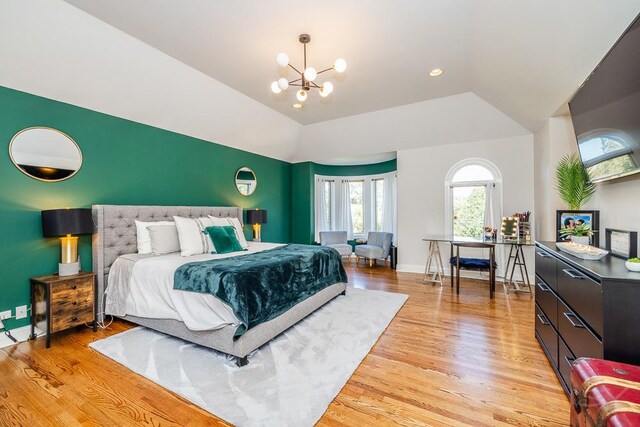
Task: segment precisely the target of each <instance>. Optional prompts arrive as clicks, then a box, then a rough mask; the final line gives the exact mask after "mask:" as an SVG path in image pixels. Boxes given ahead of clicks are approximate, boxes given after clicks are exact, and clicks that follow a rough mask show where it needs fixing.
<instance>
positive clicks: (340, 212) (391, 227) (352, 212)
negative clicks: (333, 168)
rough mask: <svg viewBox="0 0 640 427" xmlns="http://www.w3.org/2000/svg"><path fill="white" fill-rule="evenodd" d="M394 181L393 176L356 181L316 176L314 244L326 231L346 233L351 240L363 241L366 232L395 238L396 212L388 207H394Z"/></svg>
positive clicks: (392, 174) (348, 178) (357, 179)
mask: <svg viewBox="0 0 640 427" xmlns="http://www.w3.org/2000/svg"><path fill="white" fill-rule="evenodd" d="M395 179H396V177H395V172H392V173H388V174H384V175H373V176H372V175H368V176H359V177H355V176H354V177H337V176H333V177H329V176H319V175H316V176H315V181H316V186H315V191H316V195H315V201H316V202H315V224H316V233H315V235H316V240H317V241H319V238H320V237H319V232H320V231H329V230H346V231H347V234H348V236H349V238H350V239H352V238H366V236H367V234H368V233H369V231H390V232H393V233H394V235H395V215H396V209H395V206H391V205H392V204H393V203H395V191H396V189H395ZM385 181H386V182H385ZM385 191H389V192H391V193H392V194H385ZM386 204H389V206H385V205H386ZM385 215H387V217H388V218H387V219H385ZM384 227H387V228H388V229H384Z"/></svg>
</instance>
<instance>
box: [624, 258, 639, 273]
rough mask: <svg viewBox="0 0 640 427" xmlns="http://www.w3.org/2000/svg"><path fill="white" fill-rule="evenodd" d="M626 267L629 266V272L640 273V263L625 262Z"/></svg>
mask: <svg viewBox="0 0 640 427" xmlns="http://www.w3.org/2000/svg"><path fill="white" fill-rule="evenodd" d="M624 265H626V266H627V270H629V271H638V272H640V262H629V261H627V262H625V263H624Z"/></svg>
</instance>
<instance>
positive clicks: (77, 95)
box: [0, 0, 302, 160]
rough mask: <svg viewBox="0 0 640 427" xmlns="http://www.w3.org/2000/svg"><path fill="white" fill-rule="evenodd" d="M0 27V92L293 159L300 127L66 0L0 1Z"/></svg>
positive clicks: (275, 156) (266, 154)
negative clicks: (24, 94) (18, 92)
mask: <svg viewBox="0 0 640 427" xmlns="http://www.w3.org/2000/svg"><path fill="white" fill-rule="evenodd" d="M149 25H153V23H149ZM0 28H2V38H1V40H0V57H1V58H2V66H0V85H2V86H6V87H9V88H12V89H17V90H21V91H24V92H28V93H32V94H35V95H40V96H43V97H46V98H51V99H54V100H57V101H62V102H67V103H70V104H73V105H78V106H80V107H85V108H88V109H91V110H95V111H99V112H102V113H107V114H111V115H114V116H117V117H122V118H125V119H129V120H133V121H136V122H139V123H144V124H147V125H151V126H156V127H159V128H162V129H167V130H171V131H174V132H178V133H182V134H185V135H189V136H192V137H196V138H201V139H204V140H207V141H211V142H216V143H218V144H222V145H227V146H230V147H235V148H240V149H243V150H247V151H251V152H254V153H258V154H262V155H265V156H269V157H273V158H276V159H281V160H291V159H292V158H293V155H294V152H295V150H296V146H297V140H298V137H299V131H300V128H301V127H302V126H301V125H300V124H299V123H297V122H295V121H293V120H291V119H289V118H287V117H285V116H284V115H282V114H280V113H278V112H275V111H274V110H272V109H270V108H268V107H266V106H265V105H263V104H261V103H259V102H257V101H255V100H253V99H251V98H249V97H248V96H246V95H243V94H242V93H240V92H238V91H235V90H233V89H231V88H230V87H228V86H226V85H224V84H222V83H220V82H219V81H217V80H214V79H212V78H211V77H208V76H206V75H205V74H202V73H201V72H199V71H196V70H195V69H193V68H191V67H188V66H187V65H185V64H183V63H181V62H179V61H177V60H175V59H173V58H172V57H170V56H168V55H166V54H164V53H162V52H160V51H158V50H156V49H154V48H152V47H150V46H149V45H146V44H144V43H143V42H141V41H139V40H137V39H135V38H133V37H131V36H129V35H128V34H126V33H124V32H122V31H120V30H118V29H116V28H114V27H112V26H110V25H108V24H105V23H104V22H102V21H100V20H99V19H97V18H95V17H93V16H91V15H89V14H87V13H85V12H83V11H81V10H79V9H77V8H75V7H74V6H71V5H69V4H68V3H65V2H64V1H61V0H47V1H38V0H3V1H2V4H1V5H0ZM35 124H37V123H34V125H35Z"/></svg>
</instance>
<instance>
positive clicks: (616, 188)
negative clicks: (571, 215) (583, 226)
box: [534, 115, 640, 247]
mask: <svg viewBox="0 0 640 427" xmlns="http://www.w3.org/2000/svg"><path fill="white" fill-rule="evenodd" d="M534 140H535V153H536V155H535V173H536V182H535V184H536V212H538V213H539V214H538V219H539V221H538V226H539V227H538V230H539V235H538V238H539V239H540V240H554V239H555V228H556V224H555V221H556V219H555V211H556V210H558V209H566V208H567V206H566V204H565V203H564V202H562V201H561V200H560V198H559V197H558V193H557V191H556V190H555V166H556V164H557V163H558V161H559V160H560V159H561V158H562V156H564V155H566V154H569V153H574V152H577V150H578V146H577V143H576V138H575V134H574V132H573V124H572V122H571V117H570V116H568V115H563V116H558V117H551V118H550V119H549V120H548V122H547V124H546V125H545V126H544V127H543V129H541V130H540V131H539V132H536V134H535V135H534ZM545 183H546V185H545ZM583 209H593V210H599V211H600V236H599V238H600V246H602V247H604V235H605V233H604V229H605V228H618V229H622V230H631V231H639V232H640V222H639V221H638V214H639V213H640V176H639V175H636V176H631V177H627V178H622V179H619V180H614V181H608V182H604V183H600V184H598V187H597V190H596V194H595V195H594V197H593V198H592V199H591V201H589V202H588V203H587V204H586V205H585V206H584V207H583Z"/></svg>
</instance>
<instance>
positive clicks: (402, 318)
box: [0, 264, 569, 426]
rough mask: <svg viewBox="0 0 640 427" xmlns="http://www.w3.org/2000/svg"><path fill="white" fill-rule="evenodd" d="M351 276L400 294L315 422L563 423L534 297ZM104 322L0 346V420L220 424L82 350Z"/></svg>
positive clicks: (390, 276)
mask: <svg viewBox="0 0 640 427" xmlns="http://www.w3.org/2000/svg"><path fill="white" fill-rule="evenodd" d="M347 272H348V274H349V280H350V286H355V287H358V288H367V289H377V290H384V291H389V292H401V293H405V294H408V295H409V299H408V301H407V302H406V304H405V305H404V307H403V308H402V309H401V310H400V312H399V313H398V315H397V316H396V317H395V319H394V320H393V321H392V322H391V324H390V325H389V327H388V329H387V330H386V332H385V333H384V334H383V335H382V336H381V337H380V339H379V341H378V342H377V344H376V345H375V346H374V347H373V349H372V350H371V353H370V354H369V355H368V356H367V357H366V358H365V359H364V361H363V362H362V364H361V365H360V366H359V367H358V369H357V370H356V371H355V373H354V374H353V376H352V377H351V379H350V380H349V381H348V383H347V384H346V386H345V387H344V388H343V389H342V391H341V392H340V394H338V396H337V397H336V398H335V399H334V401H333V402H332V403H331V405H330V406H329V409H328V410H327V412H326V413H325V414H324V416H323V418H322V419H321V420H320V423H319V425H322V426H337V425H347V426H377V425H405V426H423V425H433V426H437V425H455V426H463V425H469V426H505V425H517V426H566V425H568V422H569V403H568V401H567V398H566V397H565V395H564V393H563V391H562V389H561V387H560V384H559V383H558V380H557V379H556V377H555V375H554V373H553V370H552V369H551V367H550V366H549V364H548V362H547V360H546V358H545V356H544V354H543V352H542V350H541V349H540V346H539V345H538V342H537V341H536V340H535V338H534V301H533V299H532V298H530V297H529V296H528V295H522V294H521V295H514V294H511V295H509V296H506V295H505V294H504V293H503V291H502V286H501V285H500V284H499V283H498V285H497V292H496V298H495V300H494V301H490V300H489V291H488V285H487V284H486V283H485V282H479V281H472V280H464V281H463V283H462V284H461V289H460V296H456V295H455V291H453V290H452V289H451V288H450V287H449V285H448V284H446V286H444V287H441V286H439V285H431V284H428V285H424V284H422V275H419V274H409V273H396V272H395V271H394V270H390V269H388V268H385V267H382V266H378V267H374V268H373V269H369V268H368V267H365V266H363V265H362V264H361V265H360V266H358V267H356V266H355V264H351V265H349V264H347ZM130 327H131V325H130V324H128V323H126V322H123V321H116V322H114V324H113V325H112V326H111V327H110V328H109V329H108V330H106V331H101V330H99V331H98V332H97V333H93V332H92V331H91V330H90V329H89V328H86V329H85V328H80V329H75V330H70V331H68V332H62V333H60V334H58V335H55V336H54V337H53V338H52V346H51V348H50V349H46V348H45V345H44V344H45V343H44V338H40V339H38V340H36V341H30V342H26V343H21V344H18V345H15V346H12V347H6V348H4V349H0V425H12V426H13V425H24V426H37V425H56V426H74V425H87V426H89V425H101V426H125V425H144V426H160V425H163V426H165V425H166V426H169V425H180V426H197V425H227V424H226V423H224V422H223V421H221V420H219V419H217V418H215V417H213V416H211V415H210V414H208V413H207V412H205V411H203V410H201V409H199V408H198V407H197V406H195V405H192V404H191V403H189V402H188V401H186V400H184V399H182V398H181V397H179V396H177V395H175V394H173V393H171V392H170V391H167V390H165V389H164V388H162V387H160V386H158V385H156V384H155V383H153V382H151V381H149V380H147V379H145V378H143V377H141V376H138V375H137V374H134V373H133V372H131V371H129V370H128V369H127V368H125V367H124V366H121V365H119V364H117V363H115V362H113V361H111V360H110V359H108V358H106V357H104V356H102V355H100V354H99V353H97V352H95V351H94V350H92V349H90V348H89V347H88V346H87V345H88V343H90V342H92V341H95V340H99V339H101V338H104V337H106V336H109V335H112V334H115V333H118V332H121V331H123V330H126V329H128V328H130Z"/></svg>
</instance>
